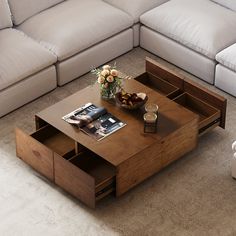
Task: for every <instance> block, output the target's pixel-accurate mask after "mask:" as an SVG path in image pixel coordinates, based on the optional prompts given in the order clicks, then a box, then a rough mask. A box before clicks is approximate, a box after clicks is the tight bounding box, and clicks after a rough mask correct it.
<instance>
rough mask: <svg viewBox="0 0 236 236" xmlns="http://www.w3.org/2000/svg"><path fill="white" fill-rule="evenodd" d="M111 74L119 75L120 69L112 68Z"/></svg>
mask: <svg viewBox="0 0 236 236" xmlns="http://www.w3.org/2000/svg"><path fill="white" fill-rule="evenodd" d="M111 75H112V76H114V77H116V76H118V71H117V70H115V69H113V70H111Z"/></svg>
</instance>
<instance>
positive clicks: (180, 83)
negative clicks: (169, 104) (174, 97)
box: [146, 58, 184, 90]
mask: <svg viewBox="0 0 236 236" xmlns="http://www.w3.org/2000/svg"><path fill="white" fill-rule="evenodd" d="M146 71H147V72H149V73H152V74H154V75H156V76H158V77H160V78H162V79H163V80H165V81H168V82H169V83H170V84H172V85H174V86H176V87H177V88H179V89H181V90H183V87H184V77H183V76H181V75H180V74H177V73H175V72H174V71H173V70H170V69H169V68H167V67H166V66H164V65H162V64H160V63H158V62H156V61H155V60H152V59H150V58H146Z"/></svg>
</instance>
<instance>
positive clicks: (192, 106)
mask: <svg viewBox="0 0 236 236" xmlns="http://www.w3.org/2000/svg"><path fill="white" fill-rule="evenodd" d="M174 101H175V102H177V103H178V104H180V105H182V106H184V107H185V108H187V109H188V110H190V111H192V112H194V113H195V114H197V115H198V116H199V134H203V133H205V132H206V131H208V130H211V129H213V128H215V127H216V126H218V125H219V124H220V110H218V109H216V108H215V107H213V106H211V105H209V104H208V103H206V102H203V101H202V100H200V99H198V98H196V97H194V96H192V95H191V94H189V93H183V94H181V95H179V96H178V97H176V98H175V99H174Z"/></svg>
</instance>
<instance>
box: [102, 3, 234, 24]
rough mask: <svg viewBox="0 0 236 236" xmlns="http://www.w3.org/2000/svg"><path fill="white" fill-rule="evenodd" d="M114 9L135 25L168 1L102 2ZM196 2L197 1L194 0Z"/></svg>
mask: <svg viewBox="0 0 236 236" xmlns="http://www.w3.org/2000/svg"><path fill="white" fill-rule="evenodd" d="M103 1H104V2H107V3H109V4H111V5H113V6H114V7H117V8H119V9H121V10H123V11H125V12H126V13H128V14H129V15H131V16H132V17H133V18H134V21H135V23H137V22H139V17H140V16H141V15H142V14H143V13H144V12H146V11H149V10H151V9H152V8H154V7H157V6H159V5H161V4H163V3H165V2H167V1H169V0H103ZM196 1H197V0H196ZM235 1H236V0H235Z"/></svg>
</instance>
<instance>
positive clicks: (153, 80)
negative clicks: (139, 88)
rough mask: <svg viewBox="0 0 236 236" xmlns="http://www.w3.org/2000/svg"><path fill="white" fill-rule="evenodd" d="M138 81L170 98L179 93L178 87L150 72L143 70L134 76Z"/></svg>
mask: <svg viewBox="0 0 236 236" xmlns="http://www.w3.org/2000/svg"><path fill="white" fill-rule="evenodd" d="M135 80H137V81H138V82H140V83H142V84H144V85H145V86H148V87H149V88H151V89H153V90H155V91H156V92H158V93H160V94H162V95H164V96H166V97H168V98H172V97H175V96H176V95H178V94H179V91H180V89H179V88H177V87H175V86H174V85H172V84H170V83H169V82H168V81H166V80H163V79H161V78H160V77H157V76H155V75H153V74H151V73H148V72H145V73H143V74H141V75H139V76H138V77H136V78H135Z"/></svg>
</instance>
